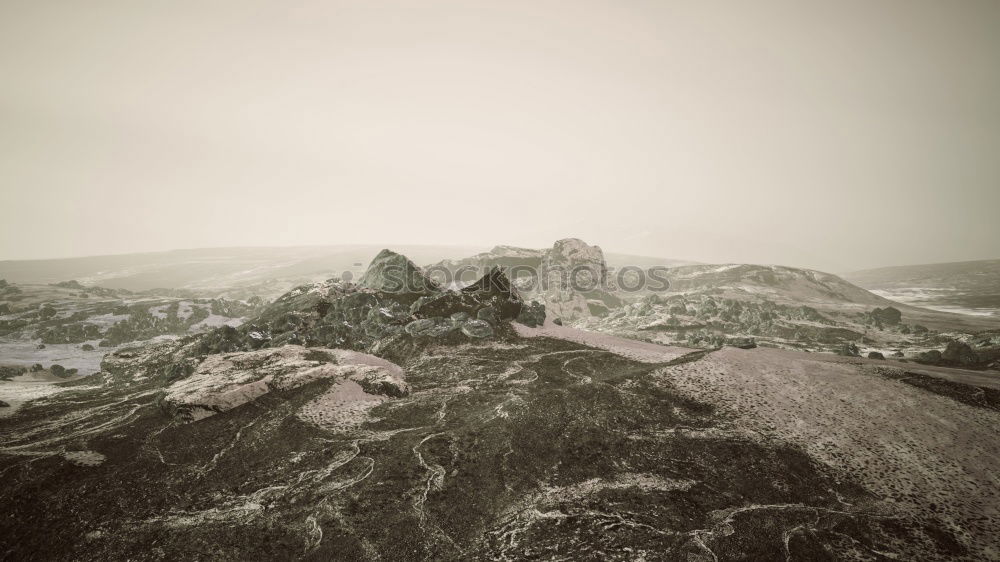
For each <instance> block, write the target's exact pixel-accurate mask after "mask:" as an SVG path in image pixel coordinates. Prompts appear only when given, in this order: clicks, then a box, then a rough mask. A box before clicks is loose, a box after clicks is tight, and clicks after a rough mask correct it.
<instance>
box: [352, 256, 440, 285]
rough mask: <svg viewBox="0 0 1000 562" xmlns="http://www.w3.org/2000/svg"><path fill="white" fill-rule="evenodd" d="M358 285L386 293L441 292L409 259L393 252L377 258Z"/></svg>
mask: <svg viewBox="0 0 1000 562" xmlns="http://www.w3.org/2000/svg"><path fill="white" fill-rule="evenodd" d="M358 285H359V286H361V287H365V288H367V289H375V290H377V291H382V292H386V293H404V294H405V293H412V294H430V293H436V292H438V291H440V290H441V287H439V286H438V284H437V283H435V282H434V281H432V280H431V279H430V278H428V277H427V276H426V275H424V272H423V270H421V269H420V268H419V267H417V266H416V265H415V264H414V263H413V262H412V261H410V259H409V258H407V257H406V256H404V255H402V254H397V253H396V252H393V251H392V250H382V251H381V252H379V253H378V255H377V256H375V259H373V260H372V262H371V264H369V265H368V269H367V270H366V271H365V274H364V275H363V276H362V277H361V279H360V280H359V281H358Z"/></svg>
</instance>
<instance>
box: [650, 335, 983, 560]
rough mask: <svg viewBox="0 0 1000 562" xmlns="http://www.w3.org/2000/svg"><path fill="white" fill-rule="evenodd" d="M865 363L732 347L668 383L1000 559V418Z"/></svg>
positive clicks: (667, 377)
mask: <svg viewBox="0 0 1000 562" xmlns="http://www.w3.org/2000/svg"><path fill="white" fill-rule="evenodd" d="M870 369H871V367H870V366H866V365H865V364H859V363H858V362H844V361H831V360H830V359H829V358H827V357H819V356H815V355H810V354H806V353H798V352H790V351H784V350H774V349H755V350H740V349H734V348H726V349H723V350H720V351H718V352H716V353H713V354H711V355H708V356H706V357H704V358H703V359H701V360H700V361H695V362H690V363H686V364H681V365H676V366H671V367H667V368H665V369H663V370H662V371H660V372H659V373H658V374H657V375H656V376H658V377H661V378H662V379H663V380H664V381H665V382H669V383H670V384H672V385H673V386H675V387H677V388H679V389H680V390H682V391H684V392H687V393H690V394H691V395H693V396H695V397H697V398H699V399H702V400H706V401H709V402H711V403H714V404H718V405H719V406H720V407H721V408H722V409H723V410H724V411H728V412H730V413H732V414H734V422H733V423H734V425H737V426H740V427H743V428H745V429H749V430H751V431H753V432H759V433H761V434H763V435H766V436H769V437H773V438H778V439H780V440H784V441H788V442H791V443H793V444H796V445H798V446H800V447H802V448H804V449H805V450H807V451H808V452H809V453H810V455H811V456H813V457H814V458H817V459H819V460H820V461H822V462H824V463H826V464H829V465H830V466H833V467H835V468H837V469H839V470H842V471H844V472H846V473H848V474H850V475H851V476H852V477H853V478H855V479H856V480H857V481H859V482H861V483H862V484H863V485H864V486H865V487H867V488H868V489H869V490H871V491H872V492H874V493H875V494H877V495H878V496H879V497H880V498H881V500H882V501H883V502H884V505H886V506H887V507H888V508H890V509H892V510H894V511H896V512H903V513H906V514H910V515H913V516H915V517H917V518H931V517H934V518H937V519H940V520H941V521H943V522H945V523H946V524H948V525H949V526H950V527H951V528H952V529H953V530H954V531H955V532H956V534H957V535H958V536H959V537H960V538H961V540H962V541H963V542H964V543H965V545H966V546H967V547H968V548H969V549H970V551H971V552H970V554H972V555H973V556H975V557H981V558H983V559H998V558H1000V541H998V540H997V538H996V537H998V536H1000V473H997V471H996V467H997V466H1000V441H998V440H997V435H998V432H1000V413H997V412H994V411H991V410H986V409H983V408H976V407H973V406H968V405H965V404H961V403H959V402H956V401H954V400H951V399H949V398H947V397H944V396H940V395H936V394H933V393H930V392H927V391H924V390H922V389H919V388H914V387H912V386H909V385H906V384H903V383H900V382H898V381H892V380H887V379H885V378H882V377H879V376H877V375H874V374H872V373H871V371H870Z"/></svg>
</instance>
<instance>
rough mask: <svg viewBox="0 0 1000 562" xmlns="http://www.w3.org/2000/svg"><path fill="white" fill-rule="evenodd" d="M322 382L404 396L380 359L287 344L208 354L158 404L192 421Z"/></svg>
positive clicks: (392, 369)
mask: <svg viewBox="0 0 1000 562" xmlns="http://www.w3.org/2000/svg"><path fill="white" fill-rule="evenodd" d="M325 379H331V380H332V382H340V381H345V380H352V381H354V382H356V383H357V384H359V385H361V387H362V388H364V391H365V392H367V393H369V394H380V395H386V396H404V395H406V394H408V393H409V386H408V385H407V384H406V382H405V380H404V376H403V371H402V369H400V368H399V367H398V366H396V365H394V364H392V363H390V362H388V361H385V360H384V359H380V358H378V357H374V356H371V355H367V354H363V353H357V352H353V351H348V350H338V349H316V348H311V349H310V348H305V347H302V346H297V345H287V346H283V347H278V348H270V349H262V350H257V351H248V352H238V353H227V354H219V355H210V356H208V357H207V358H205V360H204V361H202V362H201V364H200V365H198V368H197V370H196V371H195V372H194V373H193V374H192V375H190V376H188V377H186V378H184V379H182V380H180V381H177V382H175V383H173V384H172V385H171V386H169V387H168V388H167V390H166V394H165V395H164V397H163V399H162V405H163V408H164V410H165V411H167V412H168V413H169V414H171V415H173V416H175V417H178V418H180V419H182V420H185V421H197V420H199V419H203V418H206V417H208V416H211V415H214V414H216V413H219V412H225V411H228V410H231V409H233V408H236V407H239V406H241V405H243V404H246V403H248V402H251V401H253V400H256V399H257V398H260V397H261V396H263V395H265V394H268V393H270V392H273V391H290V390H294V389H296V388H299V387H301V386H304V385H306V384H309V383H312V382H315V381H319V380H325Z"/></svg>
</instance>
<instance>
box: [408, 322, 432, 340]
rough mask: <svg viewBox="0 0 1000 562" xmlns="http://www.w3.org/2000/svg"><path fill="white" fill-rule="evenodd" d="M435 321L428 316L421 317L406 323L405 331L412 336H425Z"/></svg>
mask: <svg viewBox="0 0 1000 562" xmlns="http://www.w3.org/2000/svg"><path fill="white" fill-rule="evenodd" d="M436 325H437V322H435V321H434V320H431V319H430V318H421V319H419V320H414V321H413V322H410V323H409V324H407V325H406V333H407V334H410V335H411V336H413V337H418V336H425V335H428V333H429V332H430V331H431V330H432V329H434V326H436Z"/></svg>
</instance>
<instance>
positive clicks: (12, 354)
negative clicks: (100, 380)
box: [0, 340, 115, 375]
mask: <svg viewBox="0 0 1000 562" xmlns="http://www.w3.org/2000/svg"><path fill="white" fill-rule="evenodd" d="M84 343H89V344H91V345H93V346H94V350H93V351H84V350H82V349H80V346H81V345H83V343H53V344H48V345H46V346H45V349H38V341H37V340H33V341H11V340H3V341H0V363H2V364H4V365H16V366H21V367H30V366H32V365H34V364H35V363H41V364H42V365H43V366H44V367H46V368H48V367H49V366H51V365H53V364H59V365H62V366H63V367H66V368H67V369H79V370H80V374H82V375H89V374H93V373H96V372H97V371H100V370H101V359H103V358H104V354H105V353H109V352H111V351H113V350H114V349H115V348H109V347H97V344H98V340H93V341H90V342H84Z"/></svg>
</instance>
